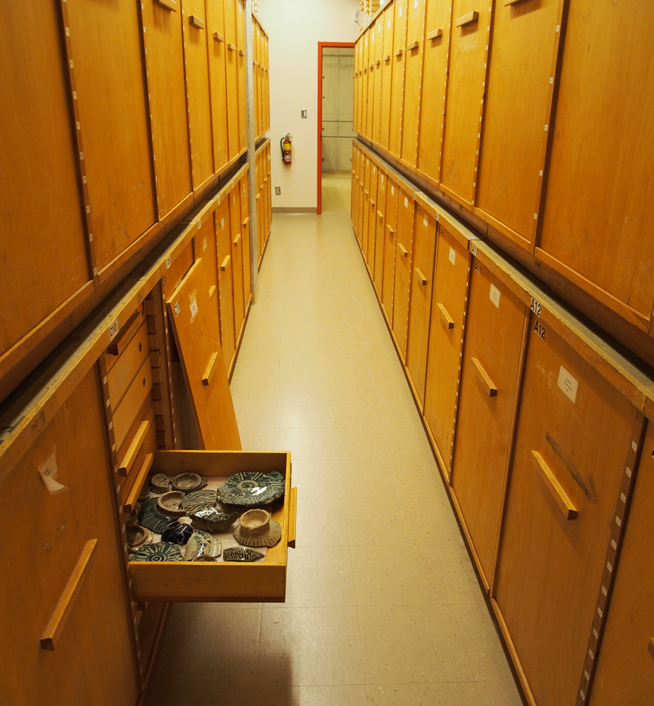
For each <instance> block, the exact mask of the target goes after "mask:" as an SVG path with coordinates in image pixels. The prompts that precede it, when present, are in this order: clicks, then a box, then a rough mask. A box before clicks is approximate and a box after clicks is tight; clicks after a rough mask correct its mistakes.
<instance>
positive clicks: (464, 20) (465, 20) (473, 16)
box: [456, 10, 479, 27]
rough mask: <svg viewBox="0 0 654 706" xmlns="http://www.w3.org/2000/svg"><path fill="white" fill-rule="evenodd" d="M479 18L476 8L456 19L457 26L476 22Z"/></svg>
mask: <svg viewBox="0 0 654 706" xmlns="http://www.w3.org/2000/svg"><path fill="white" fill-rule="evenodd" d="M478 19H479V13H478V12H477V11H476V10H473V11H472V12H469V13H468V14H467V15H463V17H459V19H458V20H457V21H456V26H457V27H463V26H464V25H469V24H470V23H471V22H476V21H477V20H478Z"/></svg>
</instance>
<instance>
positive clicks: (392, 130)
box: [388, 0, 408, 157]
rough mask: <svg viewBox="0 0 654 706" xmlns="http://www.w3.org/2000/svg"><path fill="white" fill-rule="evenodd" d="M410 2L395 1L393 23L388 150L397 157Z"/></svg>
mask: <svg viewBox="0 0 654 706" xmlns="http://www.w3.org/2000/svg"><path fill="white" fill-rule="evenodd" d="M407 3H408V0H395V5H394V8H395V17H394V23H393V55H392V57H391V66H392V67H393V68H392V71H393V78H392V85H391V105H390V109H391V120H390V126H389V137H388V149H389V150H390V152H391V153H392V154H394V155H395V156H396V157H400V156H401V155H402V116H403V107H404V67H405V65H406V28H407V21H406V19H407V18H406V15H407Z"/></svg>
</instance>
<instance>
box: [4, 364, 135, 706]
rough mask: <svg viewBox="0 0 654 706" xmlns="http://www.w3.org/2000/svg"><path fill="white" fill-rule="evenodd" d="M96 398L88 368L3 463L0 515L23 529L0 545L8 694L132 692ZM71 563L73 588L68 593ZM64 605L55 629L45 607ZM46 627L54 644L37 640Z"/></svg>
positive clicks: (124, 696) (130, 699)
mask: <svg viewBox="0 0 654 706" xmlns="http://www.w3.org/2000/svg"><path fill="white" fill-rule="evenodd" d="M102 408H103V404H102V400H101V398H100V394H99V389H98V379H97V376H96V371H95V368H92V369H91V370H90V371H89V372H88V373H87V374H86V376H85V377H84V378H83V380H82V381H81V382H80V383H79V385H78V386H77V387H76V388H75V390H74V391H73V392H72V394H71V395H70V397H69V398H68V399H67V400H66V401H65V402H64V403H63V405H62V407H61V409H60V410H59V411H58V412H57V414H56V415H55V417H54V418H53V420H52V421H51V422H49V423H48V424H47V425H46V426H45V428H44V429H43V430H42V432H41V433H40V435H39V437H38V439H37V440H36V442H35V443H34V444H32V446H31V447H30V448H29V449H28V451H27V453H26V454H25V455H24V456H23V457H22V458H21V460H20V461H19V463H18V464H17V465H16V466H15V468H14V469H13V470H11V469H7V468H4V469H3V471H4V472H3V480H2V483H1V484H0V488H1V489H2V496H3V497H4V498H5V499H6V502H7V506H6V508H5V513H4V518H5V521H6V522H8V523H9V526H16V527H18V526H19V527H20V536H21V539H20V541H16V542H4V543H3V544H2V547H1V548H0V562H1V564H2V566H3V567H4V568H5V569H6V570H5V571H4V572H3V597H2V601H0V637H1V638H2V640H3V642H4V644H5V645H11V649H6V650H5V652H4V655H3V659H2V660H0V680H1V682H2V701H3V703H6V704H25V706H36V705H37V704H46V703H47V704H52V705H53V706H65V705H67V704H71V703H76V704H98V706H110V705H112V704H134V703H136V700H137V697H138V694H137V676H136V674H135V668H134V655H133V651H132V644H131V636H130V631H129V620H130V618H129V616H128V608H127V603H126V600H125V594H124V586H123V574H122V571H121V562H122V561H123V558H122V557H123V555H122V551H121V550H120V549H119V544H118V541H117V536H116V528H115V516H114V500H113V498H112V495H113V494H114V492H115V491H114V490H113V488H112V484H111V483H110V473H111V471H110V469H109V467H108V462H107V458H108V456H107V448H106V444H105V435H104V419H103V416H102ZM55 466H56V469H57V475H56V481H57V482H58V483H60V484H62V485H63V486H64V490H63V491H62V492H60V493H56V494H51V493H50V492H49V491H48V490H47V489H46V485H45V483H44V482H43V481H42V479H41V476H40V475H39V470H43V471H45V469H46V468H51V469H52V468H54V467H55ZM28 518H29V521H28ZM89 543H90V544H91V546H90V547H89ZM26 548H31V550H29V551H27V550H26ZM88 549H90V552H89V551H87V550H88ZM37 559H38V561H37ZM78 567H79V569H80V570H82V569H84V571H83V579H82V581H81V586H80V589H79V592H78V593H77V594H76V595H74V596H72V597H68V599H66V592H65V589H66V585H67V583H68V582H69V580H70V579H71V577H72V575H73V574H74V572H75V570H76V569H77V568H78ZM66 609H68V611H69V612H67V614H66V615H65V617H64V618H63V624H62V627H61V630H60V631H58V632H56V633H53V631H52V630H51V629H50V628H49V626H50V621H51V619H52V617H53V616H60V615H61V614H62V613H63V612H64V611H65V610H66ZM52 634H54V635H55V637H54V638H53V642H52V643H51V646H53V647H54V650H52V649H44V648H43V647H42V646H41V640H42V638H44V637H45V636H47V635H52Z"/></svg>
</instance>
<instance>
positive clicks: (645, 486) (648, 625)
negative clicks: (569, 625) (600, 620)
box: [590, 421, 654, 706]
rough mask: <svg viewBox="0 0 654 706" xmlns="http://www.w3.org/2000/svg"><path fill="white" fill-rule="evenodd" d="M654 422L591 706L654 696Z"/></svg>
mask: <svg viewBox="0 0 654 706" xmlns="http://www.w3.org/2000/svg"><path fill="white" fill-rule="evenodd" d="M652 498H654V424H653V423H652V422H651V421H650V422H648V426H647V433H646V435H645V441H644V443H643V446H642V451H641V459H640V466H639V468H638V472H637V474H636V482H635V487H634V490H633V497H632V500H631V509H630V511H629V522H628V523H627V529H626V531H625V535H624V544H623V546H622V552H621V555H620V561H619V563H618V570H617V575H616V581H615V586H614V588H613V595H612V598H611V606H610V609H609V614H608V620H607V623H606V629H605V632H604V638H603V640H602V646H601V649H600V652H599V657H598V660H597V671H596V673H595V679H594V682H593V685H592V688H591V695H590V704H591V706H609V705H612V704H618V703H624V704H629V706H647V705H648V704H650V703H651V701H652V696H653V695H654V663H653V662H652V660H653V659H654V655H653V651H654V644H653V639H654V603H653V602H652V595H654V554H652V537H653V536H654V515H653V514H652Z"/></svg>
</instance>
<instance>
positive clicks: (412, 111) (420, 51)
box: [402, 0, 425, 168]
mask: <svg viewBox="0 0 654 706" xmlns="http://www.w3.org/2000/svg"><path fill="white" fill-rule="evenodd" d="M407 12H408V18H407V31H406V68H405V72H406V76H405V79H404V106H403V117H402V161H403V162H404V163H405V164H408V165H409V166H411V167H414V168H415V166H416V164H417V161H418V136H419V132H420V97H421V95H422V62H423V55H424V48H425V0H409V2H408V4H407Z"/></svg>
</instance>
